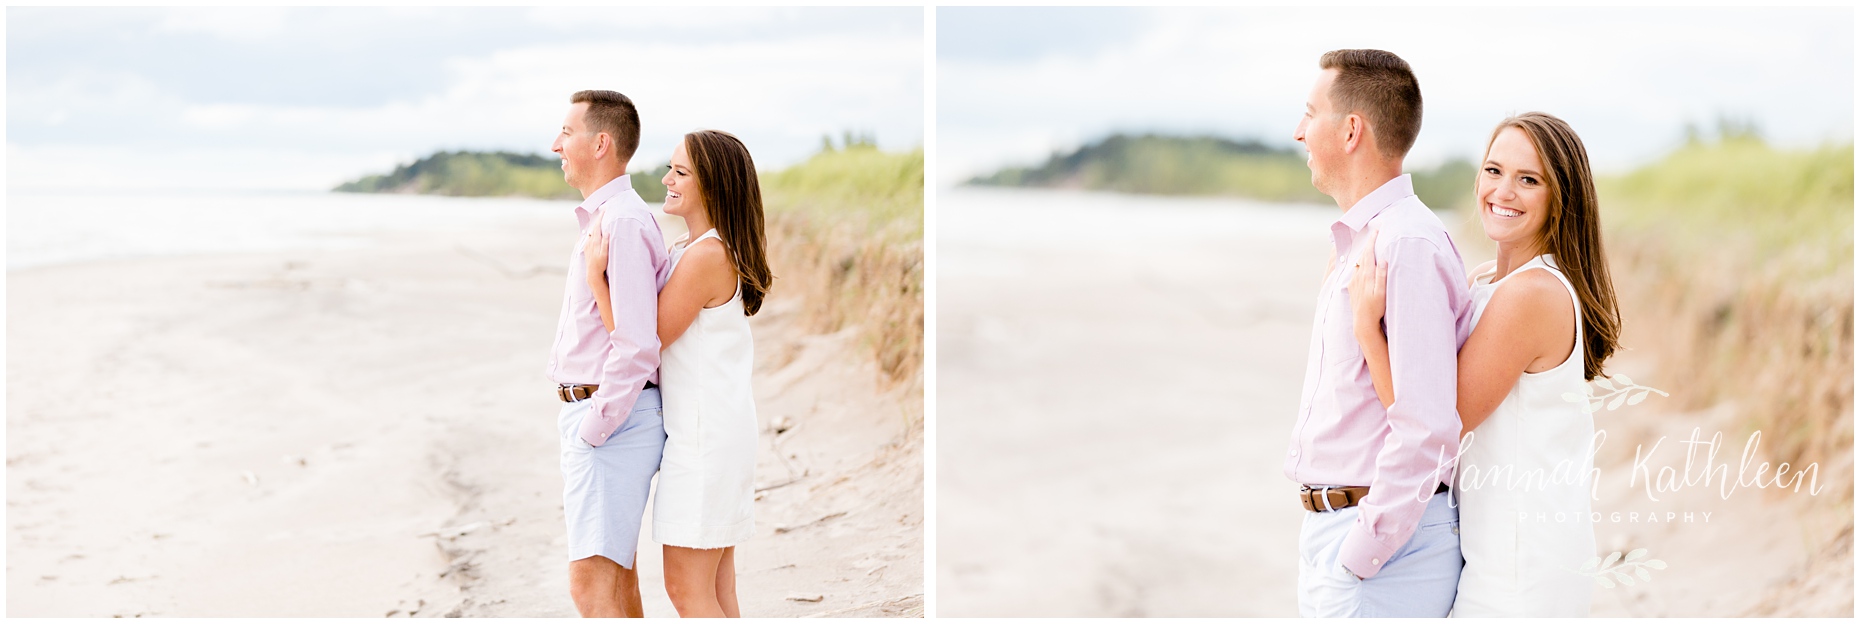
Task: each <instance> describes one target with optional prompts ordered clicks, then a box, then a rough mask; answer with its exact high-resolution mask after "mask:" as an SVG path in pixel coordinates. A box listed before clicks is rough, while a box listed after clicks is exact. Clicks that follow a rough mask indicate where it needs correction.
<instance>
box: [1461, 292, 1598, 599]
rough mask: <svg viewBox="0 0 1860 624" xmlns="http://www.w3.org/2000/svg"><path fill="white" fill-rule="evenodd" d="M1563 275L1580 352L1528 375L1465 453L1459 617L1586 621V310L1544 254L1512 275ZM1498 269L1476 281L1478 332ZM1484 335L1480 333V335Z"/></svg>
mask: <svg viewBox="0 0 1860 624" xmlns="http://www.w3.org/2000/svg"><path fill="white" fill-rule="evenodd" d="M1533 270H1542V271H1547V272H1549V273H1550V274H1551V275H1555V276H1556V278H1557V281H1559V282H1562V283H1563V288H1564V289H1566V290H1568V291H1569V294H1570V301H1571V302H1573V303H1574V304H1575V310H1576V345H1575V348H1574V349H1572V350H1571V351H1570V354H1569V359H1567V360H1565V361H1564V362H1563V363H1562V364H1560V365H1558V366H1557V367H1556V368H1552V369H1550V370H1547V371H1543V372H1539V373H1524V374H1523V375H1522V376H1520V377H1519V378H1518V384H1517V385H1516V386H1514V387H1512V389H1511V394H1508V395H1506V396H1505V400H1504V402H1502V403H1500V404H1499V405H1498V409H1497V410H1495V411H1493V412H1492V415H1491V417H1489V418H1487V419H1486V420H1485V422H1482V423H1479V426H1478V427H1477V428H1475V429H1474V430H1473V432H1472V436H1473V437H1472V439H1471V440H1469V441H1468V443H1467V444H1466V445H1465V446H1464V447H1462V449H1461V455H1460V463H1459V466H1460V467H1459V474H1458V475H1457V476H1456V482H1457V484H1458V486H1457V487H1455V488H1454V492H1455V493H1456V495H1457V496H1458V502H1459V505H1460V550H1461V553H1462V554H1463V555H1464V556H1465V558H1466V567H1465V569H1464V570H1462V571H1461V573H1460V586H1459V594H1458V596H1457V597H1456V598H1455V599H1454V602H1453V616H1454V617H1505V616H1518V617H1586V616H1588V615H1589V603H1590V601H1591V600H1592V598H1593V593H1594V591H1595V581H1594V580H1592V579H1591V578H1589V577H1588V576H1584V575H1582V574H1579V573H1578V572H1577V571H1578V570H1579V569H1580V568H1581V566H1582V564H1583V563H1585V562H1587V561H1588V560H1589V558H1591V557H1594V556H1595V531H1594V529H1593V527H1592V526H1591V525H1590V522H1591V517H1590V505H1589V501H1590V496H1591V494H1590V479H1591V469H1592V468H1594V466H1595V456H1594V452H1593V450H1592V448H1591V446H1592V444H1593V438H1594V436H1595V419H1594V417H1592V416H1591V415H1590V414H1588V413H1587V412H1584V411H1583V406H1584V404H1581V403H1572V402H1570V401H1568V400H1565V399H1564V398H1563V394H1564V393H1566V392H1576V393H1580V394H1582V395H1584V396H1587V395H1588V392H1587V390H1586V388H1585V384H1584V381H1583V379H1582V370H1583V350H1582V320H1581V319H1582V302H1581V301H1580V300H1578V299H1577V298H1576V290H1575V288H1573V287H1571V286H1570V284H1569V279H1568V278H1566V277H1564V275H1563V273H1562V271H1561V270H1559V269H1558V268H1557V266H1556V263H1555V258H1554V257H1553V256H1549V255H1542V256H1538V257H1536V258H1532V259H1531V260H1530V261H1529V262H1526V263H1524V265H1523V266H1520V267H1518V268H1517V270H1515V271H1512V272H1511V274H1510V275H1507V276H1505V279H1510V278H1511V277H1512V276H1515V275H1517V274H1519V273H1523V272H1525V271H1533ZM1496 272H1497V271H1496V269H1494V270H1492V271H1488V272H1486V273H1483V274H1480V275H1479V276H1478V277H1477V278H1475V279H1474V281H1473V286H1472V298H1473V323H1474V326H1475V328H1476V327H1477V325H1478V322H1479V317H1480V316H1481V315H1482V314H1484V312H1485V306H1486V303H1487V302H1490V301H1491V300H1492V294H1493V293H1494V292H1497V290H1498V289H1499V288H1500V287H1501V286H1503V285H1504V283H1505V279H1501V280H1498V281H1497V282H1496V283H1493V282H1492V277H1493V276H1494V275H1495V274H1496ZM1475 331H1476V329H1475Z"/></svg>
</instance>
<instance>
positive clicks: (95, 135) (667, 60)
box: [7, 9, 923, 188]
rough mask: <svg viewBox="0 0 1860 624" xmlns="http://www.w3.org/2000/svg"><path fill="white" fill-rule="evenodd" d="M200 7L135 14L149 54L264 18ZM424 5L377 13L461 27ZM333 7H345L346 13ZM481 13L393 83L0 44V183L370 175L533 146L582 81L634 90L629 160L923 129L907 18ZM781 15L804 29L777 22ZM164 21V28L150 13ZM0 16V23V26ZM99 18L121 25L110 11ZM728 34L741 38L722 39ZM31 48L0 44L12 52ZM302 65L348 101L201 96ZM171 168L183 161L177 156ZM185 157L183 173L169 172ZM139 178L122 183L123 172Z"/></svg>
mask: <svg viewBox="0 0 1860 624" xmlns="http://www.w3.org/2000/svg"><path fill="white" fill-rule="evenodd" d="M214 11H215V10H207V14H208V16H209V17H208V18H206V19H198V18H197V16H192V15H188V14H182V17H175V16H174V15H172V14H160V15H156V16H152V17H151V16H144V17H145V18H146V19H144V20H143V23H142V26H140V28H142V29H143V30H145V31H148V30H151V29H152V31H160V32H161V33H166V34H160V35H159V37H170V36H172V33H173V32H185V33H187V36H186V37H182V38H181V39H179V40H169V39H160V40H161V41H167V44H165V45H166V47H160V48H159V51H157V52H151V53H152V54H181V52H180V51H178V50H180V49H181V48H188V47H190V46H191V47H202V46H207V47H212V46H231V48H230V49H241V48H240V46H247V45H248V43H246V42H242V41H241V40H240V39H239V38H240V37H243V36H244V35H243V33H245V32H248V31H249V30H252V29H255V28H257V26H253V24H254V23H262V22H263V19H261V17H257V15H258V14H245V13H239V14H238V15H237V16H236V17H237V19H234V18H232V17H224V16H219V15H217V14H214ZM429 13H430V15H424V16H422V15H413V16H412V17H408V16H406V15H400V16H398V17H396V19H413V18H420V19H430V21H433V22H435V23H437V24H444V23H447V22H448V21H460V20H459V15H460V14H459V13H457V12H453V11H436V12H435V11H429ZM595 13H596V14H597V16H598V15H602V13H600V12H595ZM338 14H340V13H338ZM110 15H113V16H116V17H121V16H120V15H117V14H115V13H110ZM349 15H350V17H353V16H354V14H353V12H352V11H351V12H350V13H349ZM474 15H475V13H474ZM498 15H499V16H502V17H504V18H506V19H507V20H508V21H510V22H512V23H510V24H508V25H506V26H504V27H502V30H498V31H497V32H498V33H500V35H499V36H500V37H502V38H505V39H511V40H520V41H519V42H518V43H507V42H506V43H499V44H498V45H492V46H487V45H484V42H483V41H480V40H475V39H470V38H452V37H440V38H438V40H439V41H441V42H443V43H444V45H440V44H437V43H435V44H433V45H428V46H426V47H425V48H423V49H422V50H420V51H418V53H417V54H415V56H420V55H424V56H423V57H422V58H425V59H426V60H422V61H420V63H422V64H424V65H426V66H425V67H424V68H423V69H422V70H421V71H420V74H421V76H422V78H421V80H423V81H425V82H426V83H429V84H427V85H425V86H421V87H419V88H415V89H400V90H396V89H393V88H388V87H381V86H379V83H380V82H381V81H382V80H383V76H387V77H392V76H394V75H396V74H397V72H401V71H403V69H395V68H394V67H392V66H391V65H392V64H386V65H387V66H384V69H382V70H381V71H380V72H378V73H376V72H372V71H371V70H369V69H366V68H361V69H356V70H355V71H356V72H357V73H356V75H354V76H351V77H346V78H345V77H341V76H339V75H338V74H342V73H343V72H342V71H334V70H331V69H330V66H329V64H328V63H325V62H324V61H321V60H315V59H309V60H306V59H286V61H288V62H285V61H280V60H279V59H278V58H276V57H271V58H269V59H268V60H266V61H265V62H264V63H260V64H259V65H258V66H245V65H241V66H238V68H237V70H236V71H233V72H232V73H231V74H229V75H216V74H213V73H212V72H214V71H221V70H224V69H225V67H226V66H224V65H212V64H210V65H208V66H207V68H206V69H202V70H197V71H178V72H177V71H170V70H172V69H173V68H169V69H164V70H163V71H150V70H148V69H147V68H144V67H140V66H136V65H135V64H133V63H119V62H114V61H110V60H108V59H103V60H93V61H91V62H86V63H78V64H67V66H65V67H64V69H62V70H60V71H50V70H48V69H47V68H46V67H44V66H40V65H35V64H34V63H36V62H37V61H36V60H24V59H26V58H28V57H26V56H22V55H21V54H19V53H18V50H15V49H14V46H15V43H16V42H14V41H9V44H8V47H9V53H12V54H13V56H12V58H13V59H15V62H16V63H18V65H20V66H22V67H23V68H24V71H10V73H9V76H8V89H9V91H8V94H9V96H10V100H9V106H8V110H7V122H8V153H9V155H10V156H11V158H10V159H9V165H8V173H9V176H10V180H11V181H10V182H9V184H10V185H13V186H20V185H28V186H30V185H35V184H44V185H51V184H65V183H70V182H73V181H81V180H84V179H91V180H92V182H91V183H92V184H114V183H116V182H115V179H116V178H117V177H116V176H96V175H94V172H93V173H91V174H85V173H84V171H85V170H87V169H95V168H96V167H97V166H98V164H97V163H90V162H84V160H83V159H79V160H76V161H72V160H68V159H64V158H51V159H47V160H40V157H41V156H47V157H50V156H69V155H72V154H82V153H96V154H109V155H110V156H109V159H112V160H110V162H111V163H112V164H111V166H122V164H124V163H131V162H137V161H140V160H149V161H153V160H161V161H163V162H164V163H165V164H163V165H162V168H163V169H164V170H165V171H168V172H169V173H168V175H165V176H163V178H162V179H164V180H171V181H170V182H169V183H168V184H170V185H174V186H200V185H202V184H207V183H212V182H214V181H215V180H216V179H219V178H222V177H223V176H225V175H229V172H238V173H237V175H242V176H247V177H249V178H251V179H263V180H269V181H272V183H288V184H290V185H291V188H327V187H329V186H332V185H334V184H335V183H337V182H339V181H341V180H344V179H349V178H353V177H355V176H358V175H361V174H364V173H370V172H374V171H377V170H379V169H381V168H382V165H383V163H381V162H380V158H379V155H381V154H397V155H399V158H400V159H401V162H405V161H408V160H411V159H413V158H415V157H418V156H423V155H425V154H427V153H430V152H432V151H434V150H438V149H508V150H515V151H523V152H546V151H547V150H548V146H549V143H550V141H551V140H552V139H553V138H554V135H555V133H556V130H557V128H558V127H559V125H560V123H561V118H562V115H563V114H564V112H565V111H566V109H567V106H568V102H567V99H568V95H569V94H570V93H573V92H574V91H577V90H581V89H588V88H610V89H616V90H619V91H622V92H624V93H627V94H628V95H630V96H631V97H633V98H634V100H635V101H636V102H637V103H638V104H639V106H640V110H641V117H642V120H643V121H644V132H643V134H644V136H643V137H642V146H641V150H640V155H639V156H638V157H637V159H638V160H639V161H640V163H639V164H641V165H643V164H645V161H647V160H654V161H656V160H663V159H664V158H665V157H666V154H667V153H669V149H670V145H671V144H672V143H673V141H675V140H676V139H677V137H678V136H679V135H680V134H682V133H683V132H685V131H688V130H693V129H698V128H718V129H723V130H729V131H731V132H734V133H736V134H737V135H738V136H740V137H742V138H743V139H744V141H745V142H746V143H748V144H749V146H750V148H751V149H752V150H753V151H754V153H755V155H756V158H757V161H758V163H760V164H761V165H763V166H764V167H777V166H783V165H786V164H789V163H793V162H795V161H798V160H799V159H801V158H804V157H806V156H807V155H809V154H811V153H812V152H813V151H814V150H815V149H816V148H817V147H818V145H819V142H820V137H821V135H823V134H834V135H837V134H839V133H840V132H841V131H844V130H849V129H850V130H863V131H871V132H873V133H875V134H876V135H877V136H878V138H879V141H880V144H881V145H882V146H885V147H888V148H894V149H904V148H909V147H911V146H914V145H918V144H921V142H922V140H923V88H922V85H923V52H922V50H923V40H922V24H921V12H917V13H909V12H899V11H895V10H886V11H879V12H876V13H875V12H872V11H870V10H864V9H853V10H828V11H793V10H770V11H764V10H753V11H752V10H742V11H738V10H718V19H716V20H714V21H713V20H698V21H693V20H691V19H690V17H691V14H690V12H689V11H677V10H671V9H660V10H652V11H641V10H631V9H629V10H624V11H622V10H613V11H609V12H607V13H604V15H606V16H607V18H609V19H620V18H622V17H624V18H625V19H627V20H629V21H628V22H627V29H628V30H630V31H650V30H654V29H655V28H658V29H659V30H663V31H665V32H660V33H656V34H655V35H654V36H650V37H645V36H642V37H632V36H608V35H603V36H592V37H590V36H585V35H586V33H585V32H582V31H585V30H586V26H587V24H586V22H585V21H584V22H574V21H569V20H562V19H559V18H562V17H564V16H573V15H582V16H584V17H585V15H584V13H583V12H582V11H580V10H569V9H549V10H541V9H537V10H524V11H511V12H503V13H498ZM330 16H331V13H329V12H328V11H322V12H309V13H304V14H301V15H300V14H299V13H295V12H294V13H291V14H290V17H291V19H292V20H293V22H292V23H293V28H295V26H296V24H295V21H294V20H296V19H297V18H299V17H305V19H306V20H307V21H309V22H312V23H311V24H309V25H306V29H308V30H311V31H323V32H328V31H331V30H332V29H334V30H337V31H340V30H341V28H340V24H339V23H338V22H339V20H332V19H331V18H330ZM156 17H160V18H161V20H167V21H160V20H157V19H155V18H156ZM900 17H904V18H909V19H900ZM674 18H677V20H678V21H673V20H674ZM654 20H658V21H657V22H655V21H654ZM106 21H107V20H106ZM797 21H805V22H806V24H805V25H800V24H791V23H793V22H797ZM169 22H173V23H174V24H183V25H182V26H175V25H168V26H160V24H167V23H169ZM150 24H155V26H151V25H150ZM481 26H482V24H477V23H476V22H473V23H472V24H467V25H463V26H456V27H447V28H452V29H453V30H456V31H460V32H466V31H471V32H476V31H475V30H474V29H478V28H480V27H481ZM18 27H20V24H19V22H18V20H15V21H14V22H13V23H12V24H10V25H9V34H11V33H12V32H13V29H14V28H18ZM110 27H111V28H123V29H128V30H135V28H131V27H129V26H123V25H122V24H115V25H114V26H110ZM700 27H709V28H710V30H708V31H706V32H707V34H706V35H704V36H691V37H684V36H677V35H679V34H680V33H681V32H682V31H687V30H696V29H699V28H700ZM60 28H64V27H60ZM378 29H379V25H366V24H362V25H355V26H353V28H352V29H351V32H349V33H348V34H347V35H346V37H347V39H349V40H351V43H352V44H353V45H354V46H357V47H361V48H367V49H377V48H381V47H382V46H385V45H388V44H389V43H392V41H391V40H390V41H386V42H384V41H382V40H381V39H380V38H379V37H378V36H376V35H368V36H362V35H359V34H357V33H358V32H374V31H375V30H378ZM751 31H780V32H778V33H772V32H762V34H760V35H754V34H753V33H752V32H751ZM138 32H140V31H138ZM564 32H566V33H568V34H563V33H564ZM577 32H581V34H576V33H577ZM733 32H735V33H739V34H742V36H730V33H733ZM796 32H802V33H804V34H799V35H797V34H795V33H796ZM668 33H669V34H668ZM597 34H600V33H597ZM301 35H302V34H301V33H297V34H293V35H291V36H293V37H296V36H301ZM150 36H156V35H150ZM429 38H430V37H429ZM132 39H133V37H132ZM228 41H231V43H228ZM40 43H42V42H38V43H35V42H32V41H24V40H23V39H22V41H21V42H18V44H19V45H21V46H25V47H32V46H34V45H39V44H40ZM429 43H430V42H429ZM250 45H252V46H256V47H257V48H264V47H265V46H268V45H270V44H269V43H266V44H250ZM325 45H336V44H325ZM118 52H123V51H122V50H119V51H118ZM260 56H263V55H260ZM31 58H34V59H36V58H37V57H31ZM225 62H227V63H231V62H232V61H225ZM273 63H283V65H284V66H278V67H273V66H271V64H273ZM13 69H14V67H12V66H10V67H9V70H13ZM345 71H346V70H345ZM303 75H319V76H324V78H321V79H319V80H328V81H331V83H332V84H336V85H337V87H338V88H347V89H353V90H355V91H357V92H358V93H359V94H360V96H358V97H313V98H292V97H231V96H224V97H222V96H220V95H216V92H215V91H214V89H218V90H222V91H223V90H227V89H229V87H228V86H227V85H228V84H231V85H245V88H247V89H249V90H252V91H263V90H265V89H267V88H268V87H265V86H264V85H267V84H271V85H277V84H288V83H291V82H292V81H296V80H299V79H300V78H301V77H302V76H303ZM248 78H249V79H250V81H247V79H248ZM195 83H211V84H212V85H213V88H212V89H205V90H203V89H202V88H199V87H198V86H197V85H196V84H195ZM278 89H283V87H279V88H278ZM278 89H273V90H274V91H276V90H278ZM286 90H288V89H286ZM384 94H387V95H386V97H384V96H383V95H384ZM215 153H218V154H224V155H226V157H228V158H240V159H242V160H246V161H250V162H244V163H241V164H240V165H239V166H236V167H224V166H214V165H212V157H211V156H210V155H211V154H215ZM267 155H269V156H267ZM268 160H269V161H275V162H276V163H277V164H276V167H277V168H278V169H279V171H275V172H266V170H265V167H266V166H265V165H264V163H265V162H267V161H268ZM180 163H187V164H188V166H187V167H180V168H177V167H178V165H179V164H180ZM386 164H388V165H391V164H392V162H389V163H386ZM190 168H191V169H190ZM286 169H288V171H285V170H286ZM189 170H197V172H198V173H196V174H188V173H187V171H189ZM124 179H126V178H124ZM286 181H288V182H286ZM148 182H149V181H148V180H142V179H140V178H138V181H136V182H135V183H136V184H142V183H148ZM217 183H223V184H230V185H240V186H243V185H245V182H243V181H230V180H219V181H218V182H217ZM123 184H129V183H128V182H123Z"/></svg>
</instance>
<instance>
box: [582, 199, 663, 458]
mask: <svg viewBox="0 0 1860 624" xmlns="http://www.w3.org/2000/svg"><path fill="white" fill-rule="evenodd" d="M613 224H614V225H613V230H612V231H611V232H609V233H608V243H607V244H608V249H607V289H608V292H609V295H610V299H611V306H612V310H613V312H614V314H613V316H614V330H613V331H612V332H611V333H609V334H608V340H609V342H610V347H611V348H609V349H608V351H607V360H606V361H605V362H604V363H603V365H602V367H601V383H600V386H601V387H600V389H599V390H597V391H596V392H595V393H594V396H593V397H592V398H591V399H589V400H591V401H593V402H594V409H593V410H592V411H591V412H590V413H589V416H592V418H583V419H582V421H581V432H580V434H581V439H582V441H585V442H587V443H588V444H591V445H593V446H600V445H601V444H604V443H606V442H607V438H608V437H609V436H611V435H613V433H614V432H615V431H618V430H619V429H620V426H621V425H623V424H625V423H626V419H627V416H628V415H629V414H630V413H632V411H633V405H634V404H635V403H637V402H638V401H639V394H640V392H641V391H642V390H643V389H644V388H645V386H646V382H647V381H648V380H650V379H652V377H653V373H654V372H656V371H658V370H659V328H658V322H659V288H658V286H659V285H658V280H657V277H656V273H655V271H654V268H653V267H654V265H653V256H652V251H651V250H652V245H654V244H655V243H654V238H655V237H653V236H650V235H649V233H648V232H647V231H646V224H644V223H640V222H639V221H638V220H637V219H633V218H628V217H621V218H617V219H615V220H614V221H613Z"/></svg>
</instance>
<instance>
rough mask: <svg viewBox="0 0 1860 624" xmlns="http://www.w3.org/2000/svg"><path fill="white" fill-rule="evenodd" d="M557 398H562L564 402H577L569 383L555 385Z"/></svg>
mask: <svg viewBox="0 0 1860 624" xmlns="http://www.w3.org/2000/svg"><path fill="white" fill-rule="evenodd" d="M555 398H558V399H561V400H562V402H563V403H574V402H575V399H574V398H573V394H572V393H570V392H569V389H568V384H561V385H558V386H556V387H555Z"/></svg>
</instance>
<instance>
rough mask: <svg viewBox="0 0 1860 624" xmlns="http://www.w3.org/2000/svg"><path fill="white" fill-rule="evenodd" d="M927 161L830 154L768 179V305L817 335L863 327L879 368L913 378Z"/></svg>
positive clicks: (868, 151)
mask: <svg viewBox="0 0 1860 624" xmlns="http://www.w3.org/2000/svg"><path fill="white" fill-rule="evenodd" d="M923 184H924V154H923V150H921V149H920V150H916V151H912V152H908V153H891V152H883V151H880V150H878V149H877V148H875V147H871V146H869V145H853V146H851V147H846V148H842V149H828V150H823V151H822V152H820V153H819V154H816V155H815V156H813V157H812V158H810V159H808V160H807V161H806V162H803V163H801V164H798V165H795V166H793V167H790V168H788V169H785V170H782V171H778V172H775V173H771V174H765V175H764V176H763V177H762V192H763V200H764V203H765V206H766V215H765V218H766V220H767V227H768V229H769V232H768V237H769V264H770V265H771V267H772V268H773V269H774V271H775V276H776V281H775V284H774V288H773V291H772V293H771V297H787V296H798V297H800V298H801V299H802V300H803V301H806V302H807V304H806V306H805V309H804V311H803V312H802V314H803V315H804V318H805V320H806V323H807V324H808V325H809V326H810V327H811V328H812V329H813V330H814V331H820V332H833V331H839V330H842V329H845V328H847V327H851V326H858V327H859V329H858V333H859V335H860V337H861V341H862V342H863V343H864V344H865V346H866V348H867V349H869V352H870V353H871V355H872V356H873V357H874V358H875V360H876V361H877V363H878V366H879V369H880V370H881V371H882V372H883V373H884V374H885V375H886V376H887V377H889V378H890V379H891V380H893V381H895V382H904V381H909V380H911V379H913V378H915V377H917V376H918V375H919V374H920V373H921V371H922V366H923V352H924V346H923V340H924V338H923V336H924V279H923V275H924V194H923Z"/></svg>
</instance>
